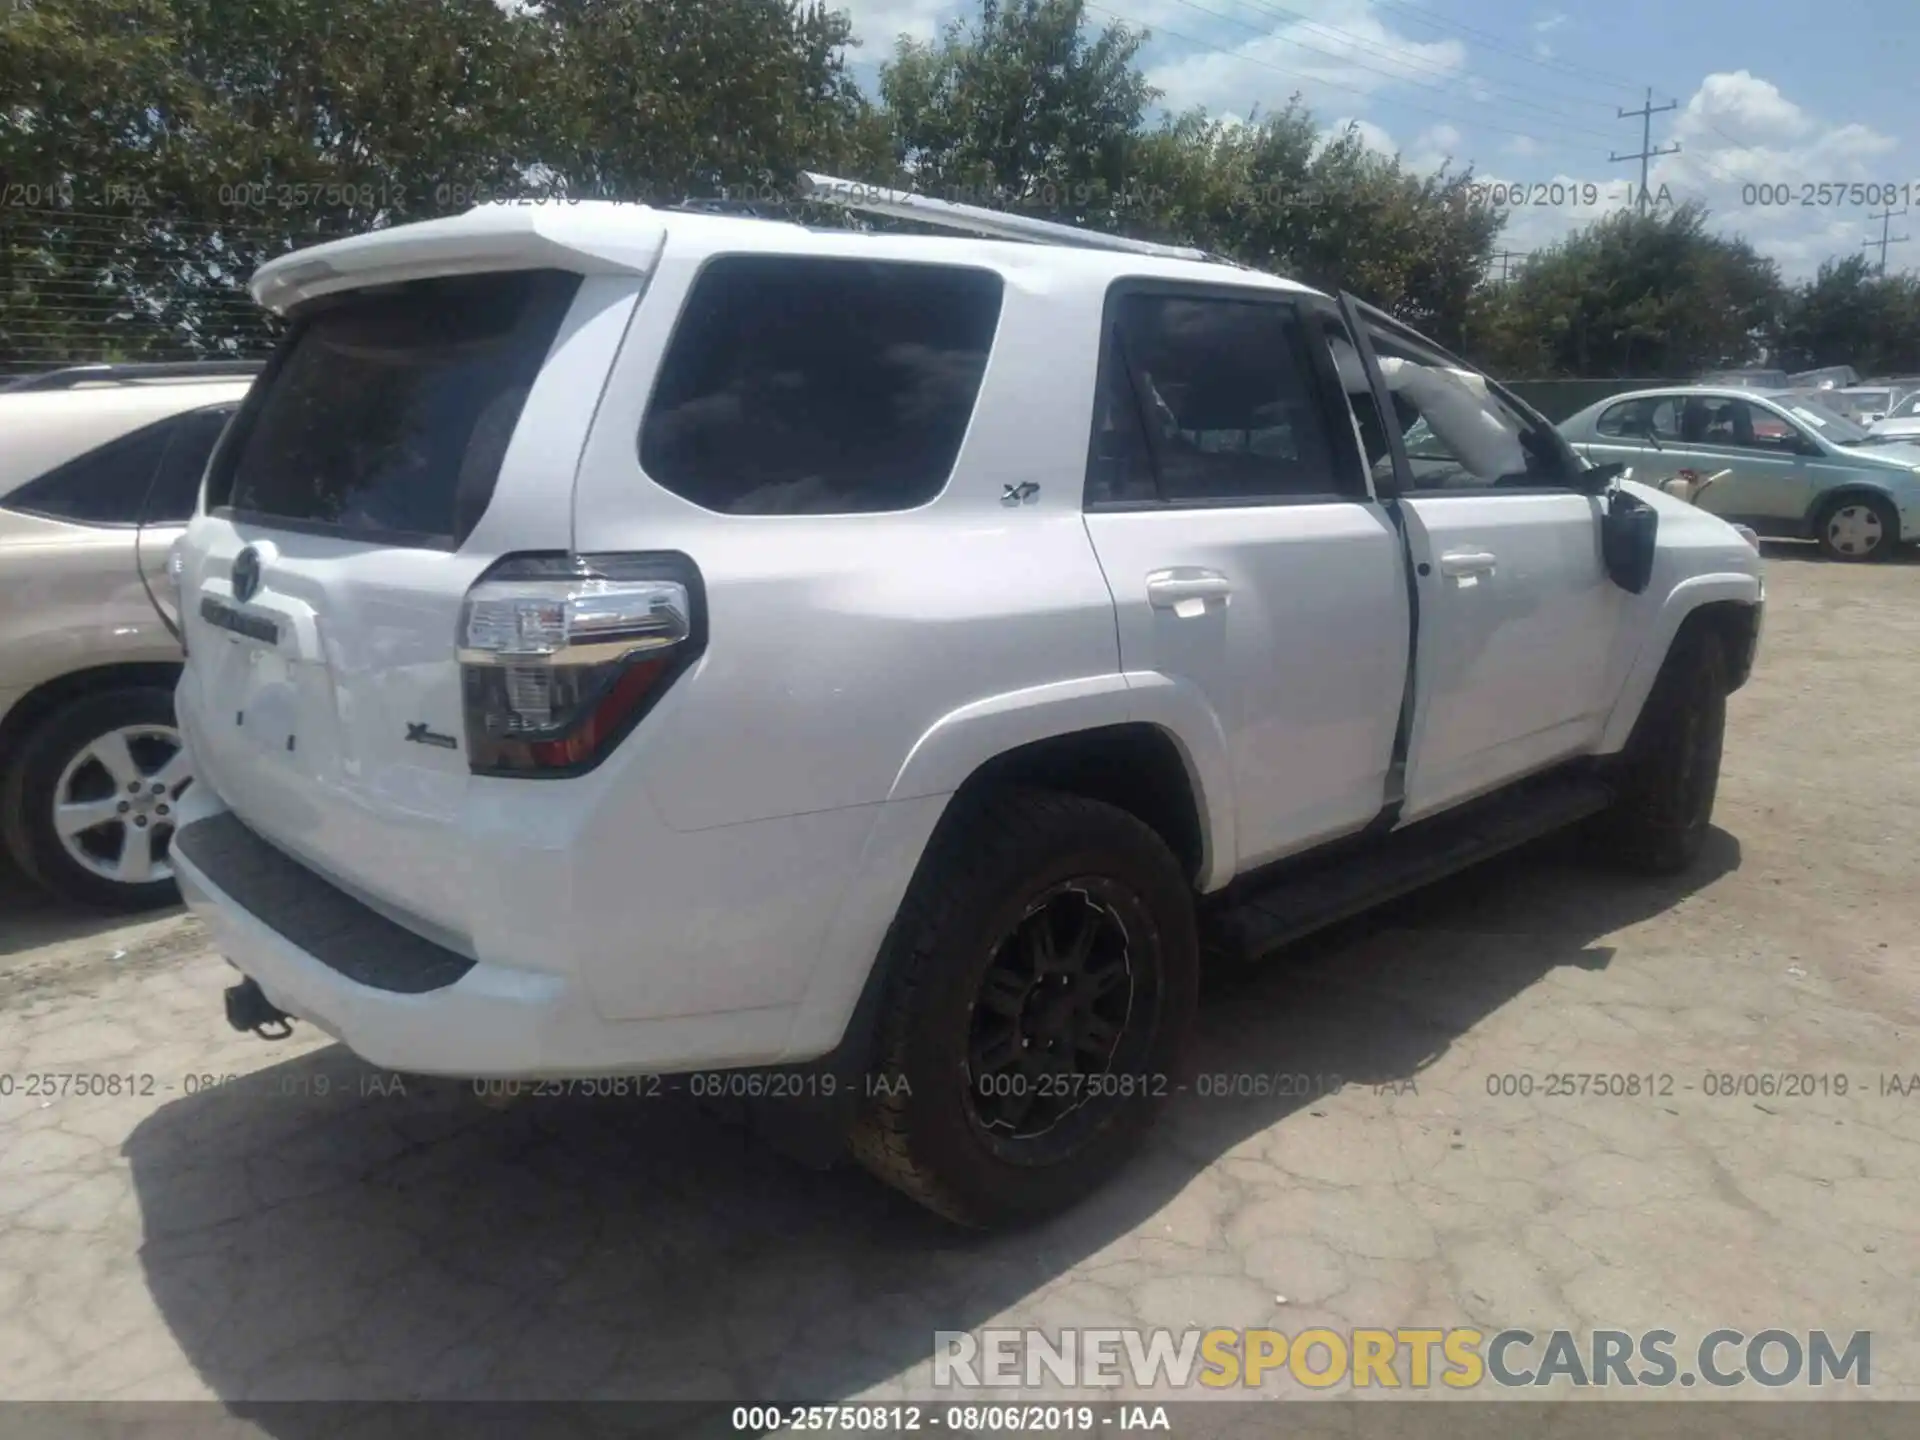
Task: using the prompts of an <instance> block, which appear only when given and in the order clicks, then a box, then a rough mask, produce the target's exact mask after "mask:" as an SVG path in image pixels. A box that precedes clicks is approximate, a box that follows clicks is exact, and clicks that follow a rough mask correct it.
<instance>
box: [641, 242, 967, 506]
mask: <svg viewBox="0 0 1920 1440" xmlns="http://www.w3.org/2000/svg"><path fill="white" fill-rule="evenodd" d="M1001 291H1002V286H1001V281H1000V277H999V276H998V275H995V274H993V273H992V272H990V271H986V270H974V269H968V268H963V267H960V266H951V265H915V264H907V263H900V262H875V261H866V260H851V259H836V258H824V257H822V258H815V257H795V256H761V255H729V256H722V257H721V258H719V259H716V260H714V261H713V262H711V263H710V264H709V265H707V266H706V268H705V269H704V270H702V271H701V273H700V277H699V279H697V280H696V281H695V282H694V285H693V290H692V293H691V294H690V295H689V296H688V297H687V302H686V308H685V309H684V311H683V312H682V313H681V315H680V319H679V322H678V324H677V325H676V326H675V327H674V332H673V338H672V340H671V341H669V343H668V345H667V353H666V356H665V358H664V359H663V360H662V362H661V371H660V379H659V381H658V382H657V384H656V386H655V389H654V393H653V397H652V399H651V401H650V402H649V404H648V406H647V412H646V416H645V418H644V419H643V420H642V421H641V425H640V466H641V468H642V469H643V470H645V471H646V472H647V474H648V475H649V476H650V477H651V478H652V479H653V480H654V481H655V482H656V483H658V484H660V485H662V486H664V487H665V488H666V489H668V490H670V491H672V492H673V493H674V494H675V495H678V496H680V498H681V499H683V500H689V501H691V502H692V503H694V504H695V505H698V506H701V507H702V508H704V509H707V510H716V511H720V512H723V513H725V514H731V515H836V514H858V513H871V512H876V511H889V510H907V509H912V508H913V507H915V506H917V505H923V504H925V503H926V502H927V501H929V500H931V499H933V497H934V496H936V495H938V494H939V493H940V491H941V490H942V489H943V488H945V486H946V483H947V478H948V476H949V475H950V474H951V472H952V470H953V465H954V461H955V460H956V459H957V458H958V456H959V453H960V442H961V441H962V440H963V439H964V438H965V436H966V433H967V426H968V424H969V423H970V422H971V421H972V418H973V408H974V402H975V400H976V399H977V398H978V397H979V393H980V381H981V377H982V376H983V375H984V373H985V371H986V365H987V356H988V353H989V352H990V351H991V350H992V348H993V337H994V332H995V331H996V330H997V329H998V327H999V323H1000V301H1001Z"/></svg>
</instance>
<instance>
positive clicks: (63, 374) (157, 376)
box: [0, 360, 265, 394]
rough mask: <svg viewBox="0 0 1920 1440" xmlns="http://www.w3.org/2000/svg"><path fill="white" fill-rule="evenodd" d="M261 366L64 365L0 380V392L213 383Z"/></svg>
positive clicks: (211, 363)
mask: <svg viewBox="0 0 1920 1440" xmlns="http://www.w3.org/2000/svg"><path fill="white" fill-rule="evenodd" d="M264 363H265V362H264V361H260V360H154V361H130V362H120V361H111V362H103V363H101V364H97V365H64V366H62V367H61V368H60V369H58V370H42V371H40V372H39V373H38V374H34V375H22V376H20V377H19V378H17V379H14V380H7V381H0V391H5V392H7V393H9V394H12V393H15V392H18V391H22V390H71V389H73V388H74V387H76V386H79V385H91V384H97V383H100V382H102V381H107V382H111V381H119V382H122V383H126V384H131V383H133V382H134V381H138V380H190V379H202V378H204V379H208V380H213V379H218V378H221V377H223V376H230V377H239V376H243V375H258V374H259V373H260V368H261V366H262V365H263V364H264Z"/></svg>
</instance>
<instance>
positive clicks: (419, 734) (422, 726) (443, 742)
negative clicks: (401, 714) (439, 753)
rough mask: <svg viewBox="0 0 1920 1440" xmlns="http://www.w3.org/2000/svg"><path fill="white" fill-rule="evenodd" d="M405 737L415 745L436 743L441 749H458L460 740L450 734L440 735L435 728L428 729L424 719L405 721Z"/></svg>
mask: <svg viewBox="0 0 1920 1440" xmlns="http://www.w3.org/2000/svg"><path fill="white" fill-rule="evenodd" d="M407 739H409V740H411V741H413V743H414V744H416V745H438V746H439V747H440V748H441V749H442V750H458V749H459V748H460V742H459V741H458V740H456V739H454V738H453V736H451V735H442V734H441V733H440V732H439V731H437V730H429V729H428V728H427V722H426V721H424V720H421V721H417V722H416V721H413V720H409V721H408V722H407Z"/></svg>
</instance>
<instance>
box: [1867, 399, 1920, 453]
mask: <svg viewBox="0 0 1920 1440" xmlns="http://www.w3.org/2000/svg"><path fill="white" fill-rule="evenodd" d="M1867 433H1868V434H1869V435H1870V436H1872V438H1873V439H1874V440H1875V441H1877V442H1884V441H1888V440H1900V441H1913V442H1914V443H1916V444H1920V390H1916V391H1915V392H1914V393H1913V394H1911V395H1908V396H1906V397H1905V398H1904V399H1901V400H1896V401H1895V402H1894V404H1893V408H1892V409H1891V410H1889V411H1888V412H1887V414H1886V417H1885V418H1884V419H1881V420H1876V421H1874V422H1873V424H1871V425H1869V426H1868V427H1867Z"/></svg>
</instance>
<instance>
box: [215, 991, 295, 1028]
mask: <svg viewBox="0 0 1920 1440" xmlns="http://www.w3.org/2000/svg"><path fill="white" fill-rule="evenodd" d="M227 1023H228V1024H229V1025H231V1026H232V1027H233V1028H234V1029H236V1030H250V1031H252V1032H253V1033H254V1034H255V1035H258V1036H259V1037H260V1038H261V1039H262V1040H284V1039H286V1038H287V1037H288V1036H289V1035H291V1034H293V1017H292V1016H291V1015H289V1014H287V1013H286V1011H284V1010H281V1009H280V1008H279V1007H277V1006H276V1005H275V1004H274V1003H273V1002H272V1001H271V1000H269V999H267V994H266V992H265V991H264V990H262V989H261V988H260V987H259V985H258V984H256V983H255V982H254V981H252V980H242V981H241V982H240V983H239V984H238V985H229V986H228V987H227ZM276 1025H277V1026H279V1029H277V1030H276V1029H274V1028H272V1027H274V1026H276Z"/></svg>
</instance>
